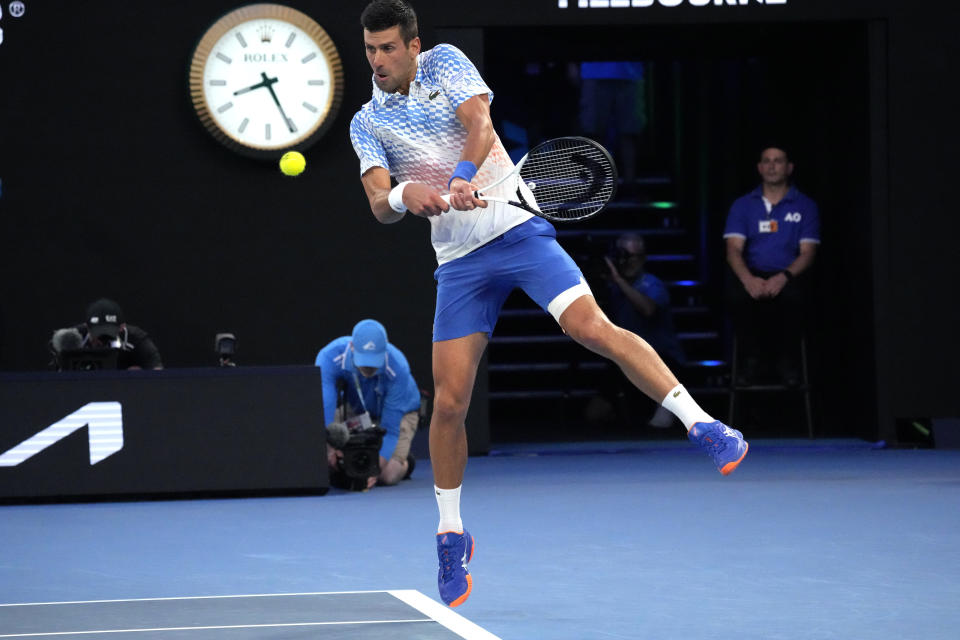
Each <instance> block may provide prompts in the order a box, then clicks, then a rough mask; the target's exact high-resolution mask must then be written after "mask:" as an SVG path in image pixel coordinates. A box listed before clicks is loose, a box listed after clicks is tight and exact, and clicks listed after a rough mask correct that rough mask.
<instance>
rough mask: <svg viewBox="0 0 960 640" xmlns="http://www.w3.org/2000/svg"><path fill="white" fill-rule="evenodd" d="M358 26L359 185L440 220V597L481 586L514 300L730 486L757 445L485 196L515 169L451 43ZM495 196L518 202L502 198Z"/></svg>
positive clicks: (395, 215) (377, 6)
mask: <svg viewBox="0 0 960 640" xmlns="http://www.w3.org/2000/svg"><path fill="white" fill-rule="evenodd" d="M360 22H361V24H362V25H363V38H364V44H365V48H366V53H367V60H368V61H369V63H370V67H371V68H372V70H373V97H372V99H371V100H370V101H369V102H368V103H366V104H365V105H363V107H362V108H361V109H360V110H359V111H358V112H357V113H356V115H355V116H354V117H353V121H352V122H351V123H350V138H351V141H352V142H353V147H354V150H355V151H356V153H357V155H358V156H359V158H360V175H361V177H360V180H361V182H362V183H363V188H364V190H365V191H366V194H367V198H368V199H369V200H370V208H371V209H372V211H373V215H374V216H376V218H377V220H379V221H380V222H382V223H384V224H392V223H395V222H397V221H399V220H400V219H401V218H403V217H404V215H405V214H406V213H407V212H408V211H409V212H411V213H413V214H414V215H417V216H422V217H425V218H427V219H429V221H430V223H431V240H432V242H433V246H434V249H435V250H436V254H437V263H438V267H437V270H436V272H435V273H434V278H435V279H436V280H437V306H436V312H435V316H434V329H433V382H434V408H433V415H432V417H431V422H430V459H431V461H432V465H433V476H434V484H435V485H436V486H435V491H436V496H437V504H438V506H439V510H440V523H439V526H438V528H437V555H438V556H439V559H440V569H439V573H438V586H439V589H440V597H441V598H442V599H443V601H444V602H446V603H447V604H448V605H450V606H451V607H456V606H458V605H460V604H462V603H463V602H464V601H465V600H466V599H467V597H468V596H469V595H470V591H471V589H472V587H473V578H472V577H471V576H470V573H469V571H468V570H467V563H468V562H469V561H470V559H471V557H472V556H473V550H474V539H473V537H472V536H471V535H470V534H469V533H468V532H467V530H466V529H464V528H463V522H462V520H461V518H460V485H461V483H462V481H463V472H464V468H465V467H466V463H467V436H466V430H465V428H464V418H465V417H466V414H467V407H468V405H469V404H470V395H471V392H472V389H473V383H474V378H475V377H476V372H477V365H478V363H479V361H480V357H481V355H482V354H483V351H484V349H485V348H486V346H487V341H488V340H489V336H490V334H491V332H492V331H493V328H494V325H495V324H496V321H497V316H498V315H499V313H500V309H501V307H502V306H503V303H504V301H505V300H506V298H507V295H508V294H509V293H510V292H511V291H512V290H513V289H514V288H516V287H520V288H521V289H523V291H524V292H526V293H527V295H529V296H530V297H531V298H532V299H533V300H534V301H535V302H536V303H537V304H539V305H540V306H541V307H542V308H543V309H545V310H546V311H547V312H548V313H550V314H551V315H552V316H553V317H554V318H555V319H556V320H557V322H558V323H559V324H560V327H561V328H562V329H563V331H564V332H565V333H566V334H567V335H569V336H570V337H571V338H573V339H574V340H576V341H577V342H579V343H580V344H582V345H583V346H585V347H586V348H588V349H590V350H591V351H594V352H596V353H598V354H600V355H603V356H605V357H607V358H609V359H611V360H613V361H614V362H615V363H616V364H617V365H619V367H620V369H621V370H622V371H623V372H624V374H625V375H626V376H627V377H628V378H629V379H630V381H631V382H632V383H633V384H634V385H636V386H637V387H638V388H639V389H640V390H641V391H642V392H644V393H645V394H647V395H648V396H649V397H650V398H652V399H654V400H655V401H658V402H662V404H663V406H664V407H665V408H667V409H668V410H670V411H671V412H672V413H674V414H675V415H676V416H677V417H678V418H679V419H680V421H681V422H682V423H683V424H684V425H685V426H686V428H687V431H688V434H689V438H690V439H691V440H692V441H693V442H695V443H697V444H699V445H700V446H701V447H702V448H704V449H705V450H706V451H708V452H709V453H710V454H711V456H712V457H713V460H714V462H715V463H716V465H717V467H718V469H719V470H720V472H721V473H723V474H724V475H726V474H728V473H730V472H731V471H733V470H734V469H735V468H736V467H737V465H738V464H740V462H741V461H742V460H743V458H744V456H745V455H746V453H747V443H746V442H745V441H744V439H743V435H742V434H741V433H740V432H739V431H737V430H735V429H730V428H729V427H727V426H726V425H724V424H722V423H720V422H719V421H716V420H714V419H713V418H712V417H710V416H709V415H707V413H706V412H704V411H703V409H701V408H700V406H699V405H698V404H697V403H696V402H695V401H694V399H693V398H691V397H690V394H689V393H687V391H686V390H685V389H684V387H683V385H681V384H680V383H679V382H678V381H677V379H676V377H674V375H673V373H671V372H670V370H669V369H668V368H667V367H666V365H664V363H663V361H662V360H661V359H660V358H659V357H658V356H657V354H656V352H655V351H654V350H653V349H652V348H651V347H650V346H649V345H648V344H647V343H646V342H644V341H643V340H642V339H641V338H639V337H638V336H636V335H634V334H633V333H630V332H629V331H625V330H624V329H621V328H619V327H617V326H615V325H614V324H612V323H611V322H610V321H609V320H608V319H607V317H606V316H605V315H604V314H603V312H602V311H601V310H600V308H599V307H598V306H597V303H596V301H595V300H594V297H593V295H592V294H591V292H590V288H589V287H588V286H587V284H586V280H584V278H583V275H582V274H581V273H580V269H579V268H578V267H577V265H576V264H575V263H574V262H573V260H572V259H571V258H570V256H569V255H567V253H566V252H565V251H564V250H563V249H562V248H561V247H560V245H559V244H558V243H557V241H556V231H555V230H554V228H553V226H552V225H551V224H550V223H549V222H547V221H546V220H544V219H542V218H540V217H538V216H534V215H531V214H529V213H527V212H525V211H523V210H521V209H518V208H516V207H513V206H511V205H508V204H505V203H497V202H490V203H486V202H483V201H481V200H478V199H477V198H475V197H474V196H473V191H474V190H476V189H477V188H478V186H485V185H488V184H490V183H493V182H495V181H496V180H497V179H498V178H499V177H501V176H502V175H504V174H506V173H508V172H509V171H510V170H511V169H513V166H514V165H513V162H512V161H511V160H510V158H509V156H508V155H507V153H506V151H505V150H504V147H503V145H502V144H501V142H500V139H499V137H498V136H497V134H496V132H495V131H494V130H493V124H492V122H491V120H490V102H491V100H492V99H493V92H491V91H490V89H489V88H488V87H487V85H486V83H485V82H484V81H483V79H482V78H481V77H480V74H479V72H478V71H477V69H476V67H475V66H474V65H473V64H472V63H471V62H470V60H468V59H467V57H466V56H465V55H464V54H463V53H462V52H460V51H459V50H458V49H457V48H455V47H453V46H451V45H448V44H438V45H437V46H435V47H434V48H433V49H430V50H427V51H421V44H420V38H419V37H418V30H417V17H416V14H415V13H414V11H413V9H412V8H411V7H410V5H409V4H407V3H406V2H404V1H403V0H374V1H373V2H371V3H370V4H368V5H367V7H366V8H365V9H364V10H363V13H362V15H361V18H360ZM391 176H393V177H394V178H395V179H396V180H397V181H398V184H397V185H396V186H392V185H391V181H390V179H391ZM446 193H449V198H450V202H449V205H448V204H447V202H446V201H444V199H443V198H441V195H443V194H446ZM488 195H490V196H491V197H493V196H500V197H504V196H507V195H509V194H504V193H497V188H494V189H493V190H492V192H491V193H490V194H488Z"/></svg>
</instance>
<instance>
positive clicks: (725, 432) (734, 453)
mask: <svg viewBox="0 0 960 640" xmlns="http://www.w3.org/2000/svg"><path fill="white" fill-rule="evenodd" d="M687 437H688V438H690V441H691V442H695V443H696V444H697V445H698V446H699V447H700V448H701V449H703V450H704V451H706V452H707V453H709V454H710V456H711V457H712V458H713V461H714V463H716V465H717V470H719V471H720V473H722V474H723V475H729V474H730V473H732V472H733V470H734V469H736V468H737V465H739V464H740V462H741V461H743V458H744V457H745V456H746V455H747V449H749V448H750V445H749V444H747V441H746V440H744V439H743V434H742V433H740V432H739V431H737V430H736V429H731V428H730V427H728V426H727V425H725V424H723V423H722V422H720V421H719V420H714V421H713V422H697V423H695V424H694V425H693V426H692V427H690V431H689V433H687Z"/></svg>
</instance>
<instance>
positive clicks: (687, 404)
mask: <svg viewBox="0 0 960 640" xmlns="http://www.w3.org/2000/svg"><path fill="white" fill-rule="evenodd" d="M660 404H662V405H663V407H664V408H665V409H668V410H669V411H670V412H672V413H673V415H675V416H677V418H679V419H680V422H682V423H683V426H685V427H686V428H687V431H690V427H692V426H693V425H694V424H695V423H697V422H713V418H711V417H710V414H708V413H707V412H706V411H704V410H703V409H701V408H700V405H698V404H697V402H696V400H694V399H693V396H691V395H690V393H689V392H688V391H687V390H686V389H685V388H684V387H683V385H682V384H678V385H677V386H675V387H674V388H673V389H670V391H668V392H667V397H666V398H664V399H663V402H661V403H660Z"/></svg>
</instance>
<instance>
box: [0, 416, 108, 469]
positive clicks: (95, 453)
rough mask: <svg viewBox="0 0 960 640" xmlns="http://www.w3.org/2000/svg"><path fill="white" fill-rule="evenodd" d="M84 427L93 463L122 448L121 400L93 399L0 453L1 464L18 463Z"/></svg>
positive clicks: (12, 464)
mask: <svg viewBox="0 0 960 640" xmlns="http://www.w3.org/2000/svg"><path fill="white" fill-rule="evenodd" d="M83 427H87V432H88V433H87V435H88V438H89V441H90V464H91V465H93V464H97V463H98V462H100V461H101V460H103V459H105V458H107V457H109V456H112V455H113V454H115V453H116V452H117V451H120V449H123V408H122V407H121V406H120V403H119V402H90V403H88V404H85V405H84V406H82V407H80V408H79V409H78V410H76V411H74V412H73V413H71V414H70V415H68V416H66V417H64V418H62V419H60V420H58V421H57V422H54V423H53V424H52V425H50V426H49V427H47V428H46V429H43V430H42V431H39V432H37V433H35V434H33V435H32V436H30V437H29V438H27V439H26V440H24V441H23V442H21V443H20V444H18V445H17V446H15V447H13V448H12V449H10V450H8V451H6V452H5V453H4V454H3V455H0V467H15V466H17V465H18V464H20V463H21V462H23V461H24V460H27V459H28V458H32V457H33V456H35V455H36V454H38V453H40V452H41V451H43V450H44V449H46V448H47V447H49V446H51V445H52V444H54V443H56V442H59V441H60V440H63V439H64V438H66V437H67V436H68V435H70V434H71V433H73V432H74V431H76V430H78V429H82V428H83Z"/></svg>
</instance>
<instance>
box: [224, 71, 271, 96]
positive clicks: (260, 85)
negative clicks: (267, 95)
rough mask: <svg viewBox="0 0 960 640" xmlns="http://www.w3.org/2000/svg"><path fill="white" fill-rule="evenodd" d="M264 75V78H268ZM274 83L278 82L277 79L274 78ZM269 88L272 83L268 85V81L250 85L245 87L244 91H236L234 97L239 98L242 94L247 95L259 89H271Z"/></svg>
mask: <svg viewBox="0 0 960 640" xmlns="http://www.w3.org/2000/svg"><path fill="white" fill-rule="evenodd" d="M262 75H263V76H264V78H266V75H267V74H265V73H264V74H262ZM273 81H274V82H276V78H274V80H273ZM269 86H270V83H268V82H267V81H266V79H264V80H261V81H260V82H258V83H257V84H252V85H250V86H249V87H244V88H243V89H237V90H236V91H234V92H233V95H235V96H239V95H240V94H242V93H247V92H248V91H253V90H254V89H259V88H260V87H269Z"/></svg>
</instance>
